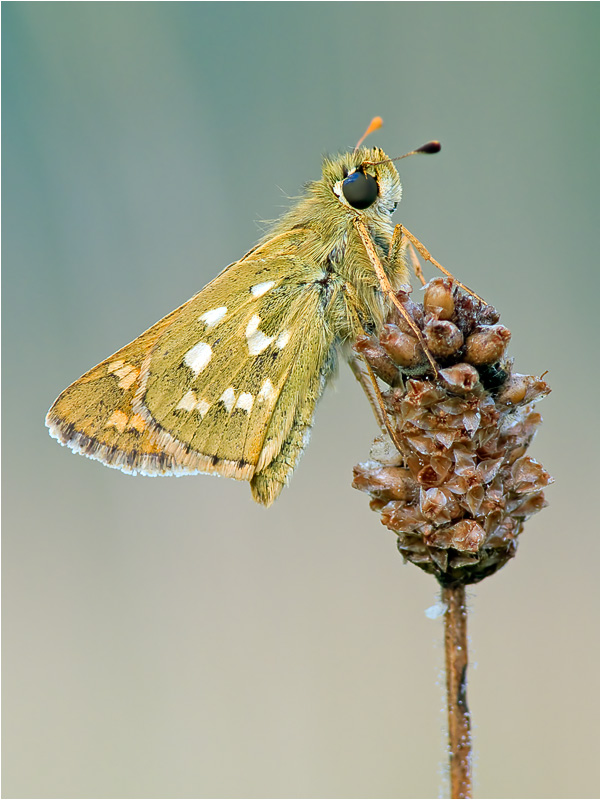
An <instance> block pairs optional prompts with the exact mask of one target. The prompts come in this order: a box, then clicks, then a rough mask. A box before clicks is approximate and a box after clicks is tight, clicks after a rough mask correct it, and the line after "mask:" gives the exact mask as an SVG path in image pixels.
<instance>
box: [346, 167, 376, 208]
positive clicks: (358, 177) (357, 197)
mask: <svg viewBox="0 0 601 800" xmlns="http://www.w3.org/2000/svg"><path fill="white" fill-rule="evenodd" d="M342 194H343V195H344V196H345V198H346V200H347V202H348V204H349V205H351V206H352V207H353V208H358V209H363V208H369V206H371V205H372V204H373V203H374V202H375V201H376V198H377V196H378V182H377V181H376V179H375V178H374V177H373V176H372V175H365V174H364V173H363V172H360V171H359V170H357V172H353V174H352V175H349V176H348V178H347V179H346V180H345V181H344V182H343V184H342Z"/></svg>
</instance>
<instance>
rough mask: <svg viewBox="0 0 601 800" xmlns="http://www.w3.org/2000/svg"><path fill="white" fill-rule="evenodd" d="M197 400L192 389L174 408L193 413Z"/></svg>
mask: <svg viewBox="0 0 601 800" xmlns="http://www.w3.org/2000/svg"><path fill="white" fill-rule="evenodd" d="M197 402H198V399H197V397H196V395H195V394H194V392H193V391H192V389H190V390H189V391H187V392H186V394H185V395H184V396H183V397H182V399H181V400H180V401H179V403H178V404H177V405H176V406H175V407H176V408H180V409H181V410H182V411H194V407H195V406H196V403H197Z"/></svg>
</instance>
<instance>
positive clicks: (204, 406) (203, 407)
mask: <svg viewBox="0 0 601 800" xmlns="http://www.w3.org/2000/svg"><path fill="white" fill-rule="evenodd" d="M210 408H211V404H210V403H207V401H206V400H199V401H198V403H196V411H198V413H199V414H200V416H201V417H204V415H205V414H206V413H207V411H208V410H209V409H210Z"/></svg>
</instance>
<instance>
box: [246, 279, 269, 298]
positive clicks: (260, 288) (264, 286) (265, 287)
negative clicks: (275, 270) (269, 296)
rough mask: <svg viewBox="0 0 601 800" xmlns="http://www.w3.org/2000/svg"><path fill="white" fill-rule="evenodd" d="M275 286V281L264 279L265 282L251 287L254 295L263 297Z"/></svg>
mask: <svg viewBox="0 0 601 800" xmlns="http://www.w3.org/2000/svg"><path fill="white" fill-rule="evenodd" d="M274 286H275V281H264V282H263V283H257V284H256V285H255V286H251V287H250V293H251V294H252V296H253V297H261V296H262V295H264V294H265V293H266V292H268V291H269V290H270V289H272V288H273V287H274Z"/></svg>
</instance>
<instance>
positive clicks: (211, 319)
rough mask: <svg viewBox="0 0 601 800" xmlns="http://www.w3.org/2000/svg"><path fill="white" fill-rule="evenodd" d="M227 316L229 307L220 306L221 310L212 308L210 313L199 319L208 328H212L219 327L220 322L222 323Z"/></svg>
mask: <svg viewBox="0 0 601 800" xmlns="http://www.w3.org/2000/svg"><path fill="white" fill-rule="evenodd" d="M226 314H227V306H219V308H212V309H211V310H210V311H205V313H204V314H201V315H200V317H199V318H198V319H199V320H200V321H201V322H204V323H206V326H207V328H212V327H213V325H217V323H218V322H221V320H222V319H223V318H224V317H225V315H226Z"/></svg>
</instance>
